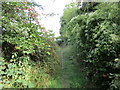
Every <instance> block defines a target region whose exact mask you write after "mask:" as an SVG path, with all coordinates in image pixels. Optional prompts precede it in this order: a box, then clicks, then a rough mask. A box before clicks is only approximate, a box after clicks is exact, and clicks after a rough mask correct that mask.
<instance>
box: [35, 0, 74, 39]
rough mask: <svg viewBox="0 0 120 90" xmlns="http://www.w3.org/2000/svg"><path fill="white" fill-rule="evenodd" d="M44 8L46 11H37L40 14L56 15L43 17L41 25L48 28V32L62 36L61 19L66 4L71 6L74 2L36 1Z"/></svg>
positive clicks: (64, 0)
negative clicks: (60, 30) (60, 31)
mask: <svg viewBox="0 0 120 90" xmlns="http://www.w3.org/2000/svg"><path fill="white" fill-rule="evenodd" d="M34 1H35V2H37V3H39V4H40V5H42V6H43V7H44V10H43V11H42V10H40V9H39V10H37V11H38V12H39V13H42V12H43V13H44V14H49V13H54V14H56V15H53V16H48V17H42V18H41V21H40V22H41V24H42V25H43V26H44V27H45V28H46V30H52V31H53V32H54V33H55V36H56V37H57V36H60V34H59V29H60V17H61V16H62V15H63V10H64V8H65V5H66V4H69V3H70V2H72V1H73V0H34Z"/></svg>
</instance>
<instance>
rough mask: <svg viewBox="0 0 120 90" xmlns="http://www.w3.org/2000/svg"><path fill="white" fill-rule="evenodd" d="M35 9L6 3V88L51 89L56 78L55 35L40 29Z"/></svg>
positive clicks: (3, 74)
mask: <svg viewBox="0 0 120 90" xmlns="http://www.w3.org/2000/svg"><path fill="white" fill-rule="evenodd" d="M35 5H36V4H34V3H30V2H3V3H2V58H1V60H0V66H2V67H1V68H0V71H1V72H0V74H1V75H0V76H1V79H2V84H1V87H2V88H3V87H4V88H27V87H28V88H34V87H37V88H39V87H47V85H46V83H47V81H48V80H49V77H50V75H53V74H55V64H57V63H58V59H57V56H56V55H55V50H56V48H57V47H56V44H55V43H54V38H53V35H51V34H50V32H49V31H46V30H45V29H44V27H42V26H41V25H40V22H39V20H38V18H37V17H38V15H39V14H38V13H37V12H36V10H35V9H34V6H35ZM40 8H41V7H40ZM48 38H49V39H48ZM50 47H51V48H52V49H51V48H50Z"/></svg>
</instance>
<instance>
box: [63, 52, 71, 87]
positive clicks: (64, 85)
mask: <svg viewBox="0 0 120 90" xmlns="http://www.w3.org/2000/svg"><path fill="white" fill-rule="evenodd" d="M61 63H62V88H68V87H69V84H68V82H67V78H66V77H67V76H66V73H65V71H64V69H65V60H64V51H63V50H61Z"/></svg>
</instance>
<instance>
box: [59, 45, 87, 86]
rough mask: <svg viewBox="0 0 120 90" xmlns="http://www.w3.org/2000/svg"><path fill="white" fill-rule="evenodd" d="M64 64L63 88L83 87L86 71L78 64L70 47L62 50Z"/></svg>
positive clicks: (62, 62)
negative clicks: (82, 70)
mask: <svg viewBox="0 0 120 90" xmlns="http://www.w3.org/2000/svg"><path fill="white" fill-rule="evenodd" d="M60 51H61V52H60V54H61V64H62V73H61V74H62V76H61V80H62V88H81V87H82V86H83V84H84V83H85V82H86V79H85V77H84V73H83V72H81V70H80V69H79V68H78V66H77V65H76V62H75V60H74V59H73V55H72V52H71V48H70V47H62V48H61V50H60Z"/></svg>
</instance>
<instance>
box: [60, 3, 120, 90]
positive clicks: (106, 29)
mask: <svg viewBox="0 0 120 90" xmlns="http://www.w3.org/2000/svg"><path fill="white" fill-rule="evenodd" d="M119 6H120V5H119V3H115V2H113V3H109V2H106V3H92V4H91V3H86V5H85V6H84V7H82V8H78V7H77V5H73V4H72V5H69V6H67V7H66V9H65V10H64V15H63V16H62V18H61V25H62V26H61V36H62V38H63V40H64V41H65V43H66V45H72V46H73V48H74V53H73V54H74V58H75V59H76V60H77V62H78V63H82V64H84V66H85V67H86V69H85V70H86V75H87V77H88V79H89V80H90V81H91V82H90V83H94V84H95V87H96V88H105V89H109V88H110V89H113V88H116V89H120V72H119V70H120V26H119V24H120V22H119V19H120V16H119V12H120V8H119ZM73 10H74V12H73ZM71 12H72V13H71ZM71 14H72V15H71ZM70 16H71V17H70Z"/></svg>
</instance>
